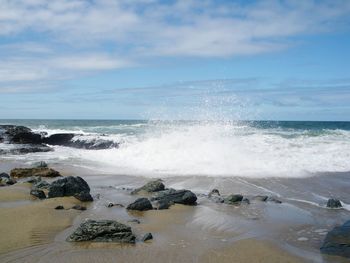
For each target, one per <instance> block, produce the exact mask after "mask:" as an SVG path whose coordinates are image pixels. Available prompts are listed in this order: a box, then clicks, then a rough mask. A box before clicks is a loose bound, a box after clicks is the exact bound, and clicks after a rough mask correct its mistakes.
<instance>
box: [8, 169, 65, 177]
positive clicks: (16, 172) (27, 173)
mask: <svg viewBox="0 0 350 263" xmlns="http://www.w3.org/2000/svg"><path fill="white" fill-rule="evenodd" d="M11 176H12V177H15V178H23V177H31V176H41V177H58V176H61V174H60V173H59V172H57V171H56V170H54V169H51V168H15V169H12V170H11Z"/></svg>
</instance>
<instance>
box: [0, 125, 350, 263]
mask: <svg viewBox="0 0 350 263" xmlns="http://www.w3.org/2000/svg"><path fill="white" fill-rule="evenodd" d="M55 132H56V131H55ZM86 136H87V135H86ZM90 136H91V135H90ZM321 136H322V135H321ZM327 136H329V135H327ZM16 147H17V146H16ZM89 147H90V146H89ZM117 150H119V149H118V148H117V149H110V150H109V149H107V150H103V149H102V150H91V149H90V150H89V149H76V150H75V149H74V148H71V147H66V146H64V147H61V146H55V147H54V151H50V152H38V153H27V154H5V155H2V156H1V160H0V172H5V173H8V174H10V173H11V170H12V169H14V168H29V167H33V165H35V163H36V162H38V161H42V160H44V161H45V162H47V164H48V165H49V167H50V168H52V169H54V170H56V171H59V173H60V174H61V175H62V178H65V177H68V176H74V177H76V176H80V177H82V178H83V179H84V180H85V181H86V182H87V183H88V185H89V186H90V189H91V196H92V197H93V199H94V201H93V202H81V201H79V200H78V199H76V198H74V197H73V196H70V197H56V198H46V199H43V200H39V199H38V198H35V197H33V196H32V195H30V191H31V187H32V185H31V184H30V183H28V182H26V179H27V178H19V179H17V183H16V184H14V185H10V186H3V187H0V207H1V219H0V220H1V224H0V232H1V237H0V261H1V262H49V261H50V262H126V261H127V262H349V260H348V259H347V258H345V257H338V256H330V255H325V254H321V253H320V247H321V246H322V244H323V241H324V238H325V236H326V235H327V233H328V232H329V231H331V230H332V229H333V227H334V226H337V225H341V224H343V223H344V222H345V221H347V220H349V218H350V211H349V210H348V204H350V199H349V196H348V193H347V189H348V187H349V181H348V177H349V176H350V174H349V172H343V171H337V172H326V171H325V172H322V173H317V174H313V175H312V176H299V177H298V176H290V177H288V176H280V177H277V176H260V175H259V176H227V175H225V174H224V175H221V176H215V175H200V174H199V175H190V174H187V175H183V174H181V173H179V174H178V175H173V174H171V173H164V174H161V173H159V171H158V172H157V171H155V172H154V174H153V175H154V177H152V176H149V171H147V172H145V175H140V174H139V172H137V173H130V172H129V173H127V172H125V171H126V170H125V169H124V170H122V172H121V171H120V170H118V168H117V167H115V168H114V169H115V170H114V172H113V170H111V168H112V167H111V165H110V163H105V166H104V168H107V169H101V163H98V162H97V163H91V162H90V161H86V160H84V159H83V158H85V157H84V156H85V154H86V155H87V156H89V158H90V155H91V154H94V155H95V158H96V160H98V161H99V160H100V159H101V158H103V157H104V156H105V155H106V153H107V152H108V151H112V152H115V151H117ZM68 151H71V152H72V151H73V153H74V156H72V155H69V158H68V156H64V155H63V156H62V155H61V154H62V153H68ZM123 151H124V152H125V149H124V150H123ZM78 154H79V155H81V156H82V158H80V159H78V158H77V156H78ZM135 154H136V153H135ZM58 155H61V157H60V158H58ZM88 160H90V159H88ZM328 165H330V164H328ZM243 175H244V174H243ZM155 179H161V180H162V183H163V184H164V185H165V187H166V188H173V189H188V190H190V191H192V192H193V193H194V194H195V195H196V196H197V201H196V205H183V204H175V205H171V206H170V207H169V209H165V210H149V211H132V210H127V209H126V207H127V206H128V205H129V204H130V203H132V202H134V201H135V200H136V199H137V198H139V197H146V198H150V197H151V196H152V194H146V195H145V196H144V195H134V194H132V191H133V190H134V189H137V188H139V187H141V186H142V185H144V184H146V183H147V182H149V181H151V180H155ZM43 180H45V181H47V182H48V183H52V182H53V181H55V180H57V178H44V177H43ZM212 189H217V190H218V191H219V192H220V195H221V196H223V197H226V196H229V195H230V194H241V195H243V196H244V198H245V199H247V200H249V201H245V202H244V200H243V201H242V202H240V203H239V204H237V205H236V204H235V205H231V204H227V203H221V202H217V199H213V198H211V197H210V195H209V193H210V191H211V190H212ZM45 191H47V190H45ZM265 195H266V196H267V197H268V198H269V199H267V200H266V201H262V200H261V198H257V197H258V196H265ZM329 198H338V199H340V200H341V203H342V207H341V208H337V209H331V208H328V207H327V206H326V204H327V200H328V199H329ZM110 203H112V204H118V205H115V206H112V207H108V206H109V204H110ZM59 205H61V206H63V207H64V209H62V210H56V209H55V207H57V206H59ZM74 205H82V206H84V207H86V210H84V211H80V210H75V209H71V208H72V207H73V206H74ZM87 219H94V220H102V219H108V220H116V221H118V222H121V223H123V224H126V225H128V226H130V227H131V229H132V231H133V233H134V234H135V236H136V243H135V244H118V243H105V242H102V243H101V242H97V243H96V242H90V241H87V242H67V238H68V237H69V236H70V234H71V233H73V232H74V230H75V229H77V228H78V227H79V225H80V224H81V223H83V222H85V221H86V220H87ZM135 219H136V220H135ZM137 220H138V221H137ZM145 233H152V236H153V239H152V240H150V241H147V242H142V241H141V239H142V237H143V236H144V234H145Z"/></svg>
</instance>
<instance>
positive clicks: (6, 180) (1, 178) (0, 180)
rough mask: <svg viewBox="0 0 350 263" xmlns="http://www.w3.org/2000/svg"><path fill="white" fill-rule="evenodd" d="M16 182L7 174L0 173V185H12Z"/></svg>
mask: <svg viewBox="0 0 350 263" xmlns="http://www.w3.org/2000/svg"><path fill="white" fill-rule="evenodd" d="M15 183H17V181H16V180H15V179H13V178H11V177H10V176H9V175H8V174H7V173H0V184H2V185H3V186H4V185H13V184H15Z"/></svg>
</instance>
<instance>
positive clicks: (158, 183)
mask: <svg viewBox="0 0 350 263" xmlns="http://www.w3.org/2000/svg"><path fill="white" fill-rule="evenodd" d="M164 189H165V186H164V184H163V183H162V180H160V179H158V180H154V181H150V182H148V183H147V184H145V185H144V186H142V187H140V188H137V189H135V190H134V191H132V192H131V194H138V193H142V192H146V193H154V192H159V191H163V190H164Z"/></svg>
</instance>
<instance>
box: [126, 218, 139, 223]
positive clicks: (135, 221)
mask: <svg viewBox="0 0 350 263" xmlns="http://www.w3.org/2000/svg"><path fill="white" fill-rule="evenodd" d="M128 222H130V223H136V224H140V223H141V222H140V220H138V219H131V220H129V221H128Z"/></svg>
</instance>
